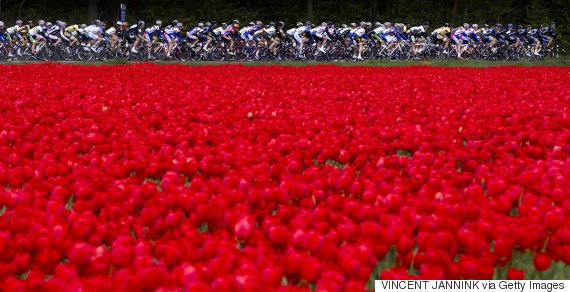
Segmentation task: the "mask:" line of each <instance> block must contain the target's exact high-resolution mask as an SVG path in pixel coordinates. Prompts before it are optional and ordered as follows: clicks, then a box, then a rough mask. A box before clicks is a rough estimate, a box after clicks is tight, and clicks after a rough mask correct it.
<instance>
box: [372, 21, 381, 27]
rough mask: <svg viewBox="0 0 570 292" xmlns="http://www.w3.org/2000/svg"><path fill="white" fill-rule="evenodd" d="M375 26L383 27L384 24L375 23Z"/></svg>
mask: <svg viewBox="0 0 570 292" xmlns="http://www.w3.org/2000/svg"><path fill="white" fill-rule="evenodd" d="M374 26H375V27H381V26H382V23H380V22H375V23H374Z"/></svg>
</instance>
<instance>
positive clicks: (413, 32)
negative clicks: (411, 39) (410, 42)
mask: <svg viewBox="0 0 570 292" xmlns="http://www.w3.org/2000/svg"><path fill="white" fill-rule="evenodd" d="M425 32H426V30H425V28H424V27H423V26H422V25H420V26H414V27H412V28H410V29H408V34H410V35H416V34H423V33H425Z"/></svg>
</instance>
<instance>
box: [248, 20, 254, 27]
mask: <svg viewBox="0 0 570 292" xmlns="http://www.w3.org/2000/svg"><path fill="white" fill-rule="evenodd" d="M247 25H249V26H254V25H255V23H253V21H251V22H249V23H248V24H247Z"/></svg>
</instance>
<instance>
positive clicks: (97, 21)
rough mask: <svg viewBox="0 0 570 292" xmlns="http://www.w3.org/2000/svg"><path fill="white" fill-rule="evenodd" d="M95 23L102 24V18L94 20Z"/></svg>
mask: <svg viewBox="0 0 570 292" xmlns="http://www.w3.org/2000/svg"><path fill="white" fill-rule="evenodd" d="M93 24H96V25H100V24H101V20H99V19H95V20H94V21H93Z"/></svg>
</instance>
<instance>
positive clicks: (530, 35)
mask: <svg viewBox="0 0 570 292" xmlns="http://www.w3.org/2000/svg"><path fill="white" fill-rule="evenodd" d="M526 39H527V41H528V43H529V44H530V47H531V49H532V53H533V54H534V55H535V56H539V55H540V53H539V52H538V51H539V50H540V39H541V35H540V30H539V29H537V28H532V26H530V25H527V27H526Z"/></svg>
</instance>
